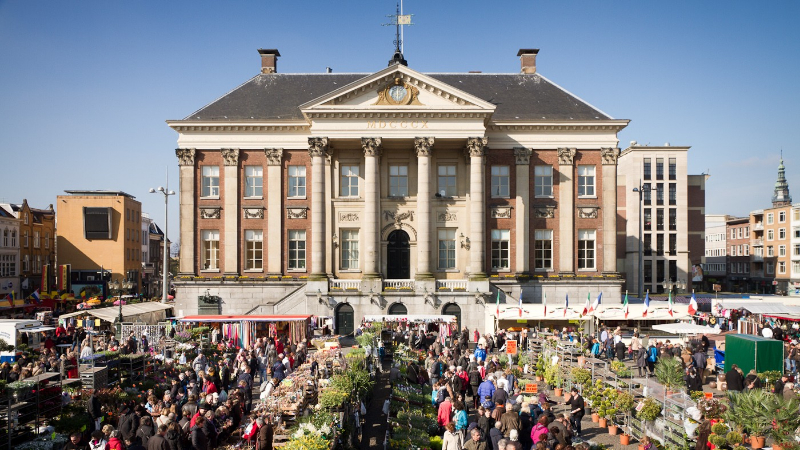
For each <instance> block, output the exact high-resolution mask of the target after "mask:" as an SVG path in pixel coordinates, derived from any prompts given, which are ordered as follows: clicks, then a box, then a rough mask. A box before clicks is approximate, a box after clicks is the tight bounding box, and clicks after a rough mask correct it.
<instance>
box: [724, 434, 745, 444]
mask: <svg viewBox="0 0 800 450" xmlns="http://www.w3.org/2000/svg"><path fill="white" fill-rule="evenodd" d="M725 440H727V441H728V445H730V446H731V447H735V446H737V445H739V444H741V443H742V441H743V440H744V439H742V435H741V434H740V433H737V432H736V431H731V432H730V433H728V434H726V435H725Z"/></svg>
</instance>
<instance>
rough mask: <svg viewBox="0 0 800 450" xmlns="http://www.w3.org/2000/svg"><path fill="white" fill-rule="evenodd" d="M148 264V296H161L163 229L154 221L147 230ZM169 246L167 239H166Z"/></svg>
mask: <svg viewBox="0 0 800 450" xmlns="http://www.w3.org/2000/svg"><path fill="white" fill-rule="evenodd" d="M148 241H149V249H148V258H149V259H148V262H147V264H148V266H149V267H151V268H152V276H151V277H150V278H149V279H148V281H149V291H148V294H147V295H148V296H149V297H158V298H161V294H162V288H161V286H163V284H164V283H163V280H164V278H163V272H162V270H163V267H164V231H162V230H161V228H160V227H159V226H158V224H156V222H155V221H151V222H150V229H149V230H148ZM167 245H168V246H169V240H167Z"/></svg>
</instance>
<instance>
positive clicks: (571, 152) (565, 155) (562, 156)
mask: <svg viewBox="0 0 800 450" xmlns="http://www.w3.org/2000/svg"><path fill="white" fill-rule="evenodd" d="M577 152H578V151H577V150H576V149H574V148H566V147H561V148H559V149H558V165H560V166H571V165H572V164H574V161H575V153H577Z"/></svg>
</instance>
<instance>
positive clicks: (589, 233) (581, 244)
mask: <svg viewBox="0 0 800 450" xmlns="http://www.w3.org/2000/svg"><path fill="white" fill-rule="evenodd" d="M595 270H597V230H578V271H595Z"/></svg>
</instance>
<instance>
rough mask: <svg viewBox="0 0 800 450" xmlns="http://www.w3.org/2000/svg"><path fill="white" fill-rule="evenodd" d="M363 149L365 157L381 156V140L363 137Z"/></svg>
mask: <svg viewBox="0 0 800 450" xmlns="http://www.w3.org/2000/svg"><path fill="white" fill-rule="evenodd" d="M361 148H363V149H364V156H381V138H379V137H362V138H361Z"/></svg>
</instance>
